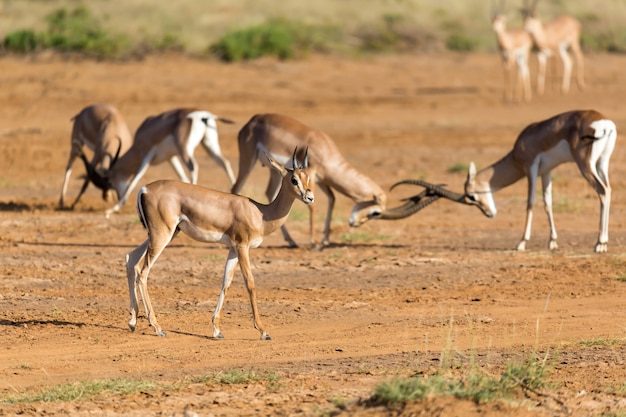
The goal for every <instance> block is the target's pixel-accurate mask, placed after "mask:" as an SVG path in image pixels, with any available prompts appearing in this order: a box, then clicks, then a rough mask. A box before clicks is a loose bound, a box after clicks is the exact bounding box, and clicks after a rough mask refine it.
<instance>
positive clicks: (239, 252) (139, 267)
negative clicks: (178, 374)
mask: <svg viewBox="0 0 626 417" xmlns="http://www.w3.org/2000/svg"><path fill="white" fill-rule="evenodd" d="M264 161H265V162H266V163H268V164H269V165H270V166H271V167H272V169H274V170H275V171H276V172H277V173H278V175H280V176H281V178H282V182H281V184H280V191H279V192H278V194H277V195H276V198H275V199H274V200H273V201H272V202H271V203H269V204H267V205H266V204H261V203H257V202H256V201H254V200H252V199H249V198H246V197H242V196H238V195H234V194H227V193H223V192H220V191H215V190H211V189H208V188H204V187H201V186H198V185H192V184H187V183H182V182H179V181H172V180H161V181H156V182H153V183H151V184H148V185H146V186H145V187H142V188H141V190H140V191H139V194H138V196H137V211H138V213H139V219H140V220H141V222H142V223H143V225H144V226H145V227H146V229H147V231H148V239H147V240H146V241H145V242H144V243H142V244H141V245H139V246H138V247H137V248H136V249H135V250H133V251H132V252H130V253H129V254H128V255H126V271H127V274H128V286H129V292H130V321H129V323H128V325H129V327H130V329H131V330H132V331H134V330H135V326H136V324H137V314H138V309H139V307H138V302H137V288H138V287H139V292H140V293H141V298H142V300H143V303H144V308H145V310H146V316H147V317H148V321H149V323H150V325H151V326H152V327H154V330H155V331H156V334H157V336H165V332H164V331H163V330H162V328H161V326H159V324H158V323H157V319H156V315H155V312H154V309H153V308H152V304H151V302H150V296H149V295H148V274H149V273H150V268H152V266H153V265H154V263H155V262H156V260H157V258H158V257H159V255H160V254H161V253H162V252H163V249H165V247H166V246H167V245H168V244H169V243H170V241H171V240H172V239H173V238H174V237H175V236H176V234H177V233H178V232H180V231H182V232H183V233H185V234H186V235H188V236H189V237H191V238H192V239H195V240H198V241H200V242H219V243H223V244H225V245H226V246H228V248H229V250H228V258H227V260H226V266H225V268H224V279H223V281H222V290H221V292H220V295H219V299H218V301H217V307H216V308H215V312H214V313H213V337H215V338H222V337H224V336H223V335H222V332H221V331H220V311H221V309H222V306H223V304H224V298H225V297H226V292H227V291H228V288H229V287H230V284H231V283H232V280H233V276H234V273H235V267H236V266H237V263H239V264H240V267H241V272H242V274H243V278H244V282H245V285H246V289H247V290H248V295H249V297H250V304H251V306H252V316H253V319H254V327H255V328H256V329H257V330H258V331H259V332H260V333H261V339H263V340H270V336H269V334H268V332H267V331H266V330H265V327H264V326H263V324H262V323H261V318H260V317H259V313H258V309H257V301H256V289H255V286H254V278H253V276H252V271H251V268H250V254H249V251H250V248H256V247H258V246H259V245H260V244H261V242H262V241H263V238H264V237H265V236H267V235H268V234H270V233H272V232H273V231H275V230H276V229H278V228H279V227H280V226H281V225H282V224H283V223H284V222H285V220H286V219H287V216H288V215H289V211H290V210H291V206H292V205H293V202H294V201H295V200H296V199H299V200H302V201H303V202H305V203H306V204H311V203H312V202H313V192H312V191H311V189H310V185H311V183H312V181H310V177H309V174H308V172H307V153H306V151H305V152H304V160H303V164H302V165H299V164H298V163H297V162H296V152H295V151H294V153H293V157H292V160H291V165H292V166H293V167H294V168H293V169H288V168H285V167H284V166H282V165H281V164H279V163H278V162H276V161H274V160H273V159H272V158H270V157H269V156H266V157H265V159H264Z"/></svg>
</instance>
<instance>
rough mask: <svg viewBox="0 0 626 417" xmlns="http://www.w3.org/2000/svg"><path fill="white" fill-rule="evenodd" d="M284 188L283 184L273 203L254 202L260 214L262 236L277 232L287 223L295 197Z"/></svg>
mask: <svg viewBox="0 0 626 417" xmlns="http://www.w3.org/2000/svg"><path fill="white" fill-rule="evenodd" d="M285 186H286V185H285V184H283V185H282V186H281V189H280V191H279V192H278V195H277V196H276V198H275V199H274V201H272V202H270V203H269V204H261V203H257V202H255V204H256V206H257V207H258V208H259V211H260V212H261V214H262V220H263V236H267V235H269V234H270V233H272V232H274V231H276V230H278V229H279V228H280V227H281V226H282V225H283V224H284V223H285V222H286V221H287V217H289V212H290V211H291V207H292V206H293V203H294V201H295V199H296V196H295V195H293V194H292V193H291V192H289V191H288V190H283V187H285ZM251 201H252V200H251Z"/></svg>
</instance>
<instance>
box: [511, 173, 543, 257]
mask: <svg viewBox="0 0 626 417" xmlns="http://www.w3.org/2000/svg"><path fill="white" fill-rule="evenodd" d="M537 169H538V167H537V164H535V165H534V166H532V167H531V171H532V172H529V173H528V174H527V176H528V200H527V203H526V225H525V226H524V236H523V237H522V240H521V241H520V243H519V244H518V245H517V248H516V249H517V250H519V251H522V250H526V242H528V241H529V240H530V235H531V229H532V224H533V205H534V204H535V190H536V189H537Z"/></svg>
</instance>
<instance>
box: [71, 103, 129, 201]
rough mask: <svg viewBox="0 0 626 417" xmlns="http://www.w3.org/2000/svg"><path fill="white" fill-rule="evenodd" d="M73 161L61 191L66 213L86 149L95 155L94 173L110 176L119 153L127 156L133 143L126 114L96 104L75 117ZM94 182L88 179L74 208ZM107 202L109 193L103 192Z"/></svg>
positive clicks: (72, 137)
mask: <svg viewBox="0 0 626 417" xmlns="http://www.w3.org/2000/svg"><path fill="white" fill-rule="evenodd" d="M72 121H73V122H74V124H73V126H72V136H71V144H72V145H71V146H72V148H71V150H70V157H69V160H68V161H67V166H66V168H65V177H64V178H63V186H62V187H61V198H60V199H59V208H61V209H64V208H66V206H65V195H66V194H67V188H68V185H69V180H70V176H71V175H72V165H73V164H74V161H75V160H76V158H77V157H78V156H79V155H80V154H81V153H82V148H83V146H86V147H87V148H89V149H91V150H92V151H94V154H93V158H92V159H91V162H90V165H91V167H92V168H93V169H94V170H97V171H99V172H106V171H108V170H109V169H110V168H111V164H112V163H113V161H114V160H115V158H116V156H115V155H117V154H118V153H119V152H121V153H125V152H126V151H127V150H128V149H129V148H130V146H131V144H132V143H133V137H132V135H131V134H130V130H129V129H128V125H126V122H125V121H124V118H123V117H122V114H121V113H120V112H119V110H118V109H116V108H115V107H114V106H111V105H110V104H104V103H101V104H93V105H91V106H87V107H85V108H84V109H82V110H81V111H80V112H79V113H78V114H77V115H76V116H74V117H72ZM89 181H90V178H89V177H88V176H87V177H86V178H85V181H84V182H83V186H82V187H81V189H80V192H79V193H78V196H77V197H76V199H75V200H74V202H73V203H72V204H71V205H70V208H71V209H73V208H74V206H76V204H77V203H78V200H80V197H81V196H82V195H83V193H84V192H85V190H86V189H87V186H88V185H89ZM102 197H103V198H105V199H108V197H109V196H108V194H107V190H104V192H103V196H102Z"/></svg>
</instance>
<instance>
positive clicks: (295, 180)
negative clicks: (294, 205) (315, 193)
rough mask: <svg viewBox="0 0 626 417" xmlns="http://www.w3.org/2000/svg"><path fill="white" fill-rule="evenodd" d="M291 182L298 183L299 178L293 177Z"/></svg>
mask: <svg viewBox="0 0 626 417" xmlns="http://www.w3.org/2000/svg"><path fill="white" fill-rule="evenodd" d="M291 183H292V184H293V185H298V179H297V178H296V177H291Z"/></svg>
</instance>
